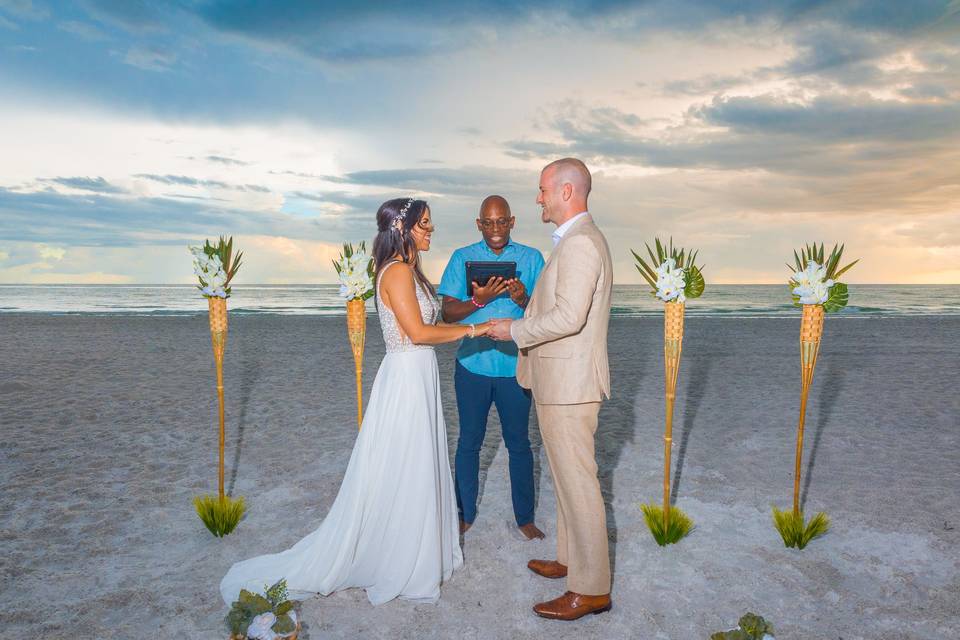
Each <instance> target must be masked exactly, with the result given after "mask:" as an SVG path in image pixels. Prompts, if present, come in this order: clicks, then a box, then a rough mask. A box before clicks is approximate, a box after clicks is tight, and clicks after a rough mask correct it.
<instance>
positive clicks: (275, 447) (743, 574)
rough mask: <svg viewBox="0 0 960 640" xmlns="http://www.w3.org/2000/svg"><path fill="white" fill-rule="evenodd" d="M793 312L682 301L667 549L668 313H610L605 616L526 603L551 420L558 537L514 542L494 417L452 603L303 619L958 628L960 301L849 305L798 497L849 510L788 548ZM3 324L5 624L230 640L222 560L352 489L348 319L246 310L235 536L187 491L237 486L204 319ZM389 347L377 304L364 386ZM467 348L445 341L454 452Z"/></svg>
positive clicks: (889, 633) (812, 425)
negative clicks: (654, 514) (222, 471)
mask: <svg viewBox="0 0 960 640" xmlns="http://www.w3.org/2000/svg"><path fill="white" fill-rule="evenodd" d="M798 316H799V313H798ZM798 325H799V318H797V319H719V318H690V319H688V322H687V334H686V340H685V344H684V352H683V363H682V365H681V371H680V382H679V389H678V400H677V413H676V417H675V446H674V460H675V463H676V465H675V471H674V480H675V492H676V496H677V504H678V505H679V506H681V507H682V508H683V509H684V510H686V512H687V513H688V514H689V515H690V516H691V517H692V518H693V519H694V521H695V523H696V529H695V530H694V531H693V533H692V534H691V535H690V536H689V537H688V538H687V539H685V540H684V541H682V542H681V543H680V544H679V545H675V546H672V547H669V548H665V549H664V548H660V547H658V546H657V545H656V544H655V543H654V541H653V539H652V538H651V536H650V535H649V533H648V531H647V529H646V527H645V525H644V523H643V519H642V515H641V512H640V510H639V509H638V506H637V505H638V503H640V502H647V501H657V500H659V496H660V491H661V484H660V483H661V473H662V462H663V461H662V429H663V376H662V366H663V364H662V342H661V340H662V334H661V327H662V323H661V321H658V320H656V319H630V318H614V319H613V321H612V322H611V336H610V354H611V366H612V376H613V395H614V397H613V399H612V400H611V401H609V402H607V403H606V404H605V406H604V408H603V410H602V413H601V417H600V429H599V432H598V450H597V457H598V462H599V465H600V469H601V473H602V477H601V483H602V486H603V488H604V492H605V494H606V499H607V507H608V528H609V536H610V540H611V542H612V544H611V554H612V556H613V562H614V587H613V602H614V606H613V610H612V612H611V613H609V614H604V615H601V616H589V617H588V618H586V619H584V620H581V621H578V622H575V623H558V622H551V621H547V620H543V619H539V618H537V617H536V616H534V615H533V614H532V612H531V611H530V607H531V605H533V604H534V603H535V602H538V601H540V600H544V599H548V598H551V597H554V596H556V595H559V594H560V592H562V590H563V585H562V584H561V583H557V582H550V581H547V580H545V579H542V578H538V577H536V576H534V575H533V574H531V573H530V572H529V571H528V570H527V569H526V562H527V560H528V559H530V558H533V557H543V558H550V557H553V544H554V536H553V534H554V518H555V508H554V495H553V488H552V485H551V480H550V475H549V472H548V470H547V465H546V460H545V459H544V454H543V452H542V451H541V450H540V440H539V436H538V432H537V425H536V421H535V419H534V421H533V424H532V425H531V431H532V435H533V441H534V445H535V448H536V449H535V456H536V458H537V459H538V461H539V464H538V467H537V484H538V489H539V507H538V512H537V522H538V523H539V524H540V526H541V527H542V528H543V529H544V530H545V531H546V532H547V540H545V541H543V542H526V541H522V540H520V539H518V538H517V537H516V532H515V530H514V529H513V528H512V525H511V521H512V517H511V508H510V499H509V485H508V480H507V469H506V452H505V451H504V450H503V446H502V444H500V443H499V424H498V422H497V420H496V417H495V414H494V416H493V417H492V419H491V424H490V429H489V431H488V436H487V442H486V445H485V449H484V453H483V465H482V466H483V467H484V468H485V478H486V480H485V483H484V484H483V488H482V491H483V493H482V503H481V505H480V515H479V517H478V519H477V521H476V523H475V525H474V527H473V528H472V529H471V530H470V531H469V532H468V533H467V535H466V537H465V540H464V554H465V566H464V568H463V569H461V570H460V571H458V572H457V573H456V574H455V575H454V576H453V578H452V580H451V581H450V582H449V583H447V584H445V585H444V587H443V591H442V598H441V601H440V602H439V604H437V605H436V606H432V605H414V604H411V603H408V602H403V601H394V602H390V603H388V604H385V605H383V606H380V607H376V608H374V607H372V606H371V605H370V604H369V603H368V602H367V600H366V597H365V595H364V593H363V592H362V591H358V590H353V591H348V592H343V593H338V594H335V595H333V596H331V597H328V598H315V599H312V600H309V601H307V602H304V603H303V605H302V614H303V618H304V620H305V623H306V626H305V629H304V632H303V634H302V635H301V637H302V638H308V639H310V640H317V639H319V638H451V637H457V638H459V639H462V640H467V639H471V638H542V637H551V638H556V639H559V638H577V639H578V640H586V639H590V638H598V639H599V638H649V639H678V640H691V639H699V638H707V637H709V635H710V633H711V632H713V631H718V630H721V629H728V628H731V627H732V626H734V625H735V624H736V621H737V618H738V617H739V616H740V615H742V614H743V613H745V612H747V611H753V612H756V613H759V614H761V615H763V616H765V617H766V618H767V619H768V620H769V621H771V622H772V623H773V624H774V626H775V627H776V629H777V631H778V633H777V638H778V640H791V639H797V640H801V639H804V640H807V639H811V638H816V639H835V640H840V639H842V640H855V639H861V638H862V639H870V640H901V639H904V640H906V639H918V640H919V639H933V638H945V639H946V638H957V637H960V613H958V604H957V603H958V602H960V399H958V395H957V392H956V384H957V379H958V373H960V371H958V368H960V366H958V363H960V343H958V341H957V336H958V335H960V318H956V317H953V318H949V317H940V318H896V319H893V318H890V319H846V318H828V320H827V323H826V329H825V338H824V343H823V348H822V352H821V354H822V355H821V358H820V362H819V365H818V369H817V374H816V379H815V381H814V386H813V390H812V392H811V404H810V406H809V409H808V421H807V429H808V431H807V434H808V435H807V448H806V457H805V461H804V482H803V486H802V490H803V496H804V500H805V506H806V510H807V512H808V513H812V512H814V511H818V510H824V511H827V512H828V513H829V515H830V516H831V518H832V520H833V528H832V530H831V531H830V533H829V534H828V535H826V536H825V537H823V538H820V539H818V540H815V541H814V542H813V543H811V544H810V546H808V547H807V548H806V549H805V550H803V551H797V550H793V549H786V548H784V547H783V544H782V542H781V541H780V539H779V537H778V534H777V533H776V531H775V530H774V528H773V526H772V524H771V518H770V506H771V504H776V505H778V506H780V507H788V506H790V501H791V495H792V482H793V481H792V467H793V454H794V436H795V430H796V419H797V408H798V395H799V365H798V356H797V354H798V345H797V331H798ZM0 335H2V336H3V340H2V342H0V430H2V434H3V436H2V442H0V575H2V577H3V584H4V586H3V589H2V590H0V636H2V637H4V638H50V639H54V638H56V639H63V638H129V639H133V638H147V637H180V638H204V639H206V638H225V637H226V635H227V632H226V627H225V626H224V624H223V618H224V616H225V614H226V611H227V609H226V607H225V606H224V605H223V603H222V602H221V600H220V597H219V593H218V591H217V586H218V584H219V581H220V578H221V577H222V576H223V574H224V573H225V572H226V570H227V568H228V567H229V566H230V565H231V564H232V563H233V562H235V561H237V560H241V559H244V558H247V557H250V556H252V555H258V554H261V553H266V552H273V551H278V550H281V549H284V548H287V547H288V546H290V545H291V544H292V543H294V542H295V541H297V540H298V539H299V538H300V537H302V536H303V535H305V534H306V533H308V532H309V531H311V530H312V529H313V528H315V527H316V525H317V523H318V522H319V521H320V520H321V519H322V518H323V516H324V514H325V513H326V511H327V509H328V508H329V506H330V504H331V502H332V501H333V499H334V497H335V495H336V492H337V488H338V486H339V483H340V479H341V476H342V474H343V470H344V468H345V466H346V463H347V459H348V455H349V452H350V449H351V447H352V444H353V440H354V438H355V435H356V421H355V407H354V394H353V384H354V381H353V375H352V370H353V365H352V359H351V357H350V355H349V351H348V345H347V341H346V337H345V328H344V319H343V318H337V317H282V316H274V315H251V316H235V317H232V318H231V324H230V334H229V339H228V344H227V353H226V398H227V412H228V415H227V425H228V426H227V429H228V432H227V433H228V441H227V485H228V488H229V490H230V492H231V493H232V494H233V495H242V496H244V497H245V498H246V500H247V501H248V515H247V516H246V518H245V519H244V520H243V521H242V522H241V523H240V525H239V527H238V528H237V530H236V531H235V532H234V533H233V534H232V535H230V536H228V537H226V538H224V539H222V540H220V539H216V538H214V537H213V536H211V535H210V534H209V533H208V532H207V531H206V529H204V527H203V525H202V524H201V522H200V520H199V519H198V518H197V517H196V515H195V513H194V511H193V507H192V505H191V502H190V501H191V498H192V496H194V495H196V494H198V493H204V492H210V491H215V489H216V450H217V449H216V445H217V443H216V426H215V420H216V399H215V389H214V385H215V383H214V370H213V358H212V355H211V348H210V336H209V332H208V329H207V321H206V318H205V316H202V315H198V316H195V317H188V318H183V317H181V318H169V317H168V318H161V317H91V316H60V317H55V316H46V315H18V314H8V315H2V316H0ZM382 354H383V344H382V341H381V338H380V335H379V327H378V325H377V323H376V320H375V318H374V317H373V316H371V317H370V324H369V326H368V343H367V352H366V359H365V362H366V365H365V372H366V375H365V385H366V388H367V390H368V391H369V387H370V385H371V383H372V381H373V376H374V373H375V371H376V367H377V364H378V362H379V360H380V357H381V356H382ZM453 354H454V349H453V347H452V346H446V347H443V348H439V349H438V350H437V357H438V360H439V362H440V371H441V379H442V384H443V393H444V405H445V408H446V418H447V427H448V434H449V442H450V447H451V455H452V452H453V447H454V446H455V443H456V434H457V420H456V407H455V398H454V394H453Z"/></svg>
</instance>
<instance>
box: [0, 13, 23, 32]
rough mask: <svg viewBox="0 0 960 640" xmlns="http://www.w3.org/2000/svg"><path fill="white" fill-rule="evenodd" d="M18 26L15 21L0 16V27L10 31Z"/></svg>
mask: <svg viewBox="0 0 960 640" xmlns="http://www.w3.org/2000/svg"><path fill="white" fill-rule="evenodd" d="M19 28H20V26H19V25H17V23H16V22H11V21H10V20H7V19H6V18H4V17H3V16H0V29H9V30H11V31H16V30H17V29H19Z"/></svg>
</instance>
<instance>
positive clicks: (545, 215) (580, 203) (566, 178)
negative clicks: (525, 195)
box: [537, 158, 593, 227]
mask: <svg viewBox="0 0 960 640" xmlns="http://www.w3.org/2000/svg"><path fill="white" fill-rule="evenodd" d="M592 183H593V180H592V179H591V177H590V170H589V169H587V165H585V164H583V161H582V160H577V159H576V158H561V159H559V160H554V161H553V162H551V163H550V164H548V165H547V166H545V167H544V168H543V171H541V172H540V188H539V192H538V193H537V204H538V205H540V206H541V207H543V209H542V211H541V212H540V219H541V220H543V221H544V222H552V223H553V224H555V225H557V226H558V227H559V226H560V225H561V224H563V223H564V222H566V221H567V220H569V219H571V218H572V217H573V216H575V215H577V214H578V213H582V212H584V211H587V196H589V195H590V188H591V187H592V186H593V184H592Z"/></svg>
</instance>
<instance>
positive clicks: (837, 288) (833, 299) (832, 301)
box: [823, 282, 850, 313]
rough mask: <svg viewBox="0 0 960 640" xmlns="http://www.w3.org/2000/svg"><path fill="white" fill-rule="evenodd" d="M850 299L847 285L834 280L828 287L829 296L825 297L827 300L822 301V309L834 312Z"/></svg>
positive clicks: (845, 304)
mask: <svg viewBox="0 0 960 640" xmlns="http://www.w3.org/2000/svg"><path fill="white" fill-rule="evenodd" d="M849 300H850V294H849V292H848V291H847V285H845V284H844V283H842V282H835V283H833V286H832V287H830V296H829V297H828V298H827V301H826V302H824V303H823V310H824V311H826V312H827V313H834V312H836V311H840V309H843V308H844V307H845V306H847V302H849Z"/></svg>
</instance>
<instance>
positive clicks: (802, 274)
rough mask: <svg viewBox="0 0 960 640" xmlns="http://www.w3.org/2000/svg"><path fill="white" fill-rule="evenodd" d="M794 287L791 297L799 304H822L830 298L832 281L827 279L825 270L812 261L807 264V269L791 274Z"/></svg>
mask: <svg viewBox="0 0 960 640" xmlns="http://www.w3.org/2000/svg"><path fill="white" fill-rule="evenodd" d="M793 280H794V282H796V283H797V284H796V286H795V287H794V288H793V295H794V296H796V297H797V298H798V300H797V301H798V302H799V303H800V304H823V303H824V302H826V301H827V300H828V299H829V298H830V288H831V287H832V286H833V285H834V281H833V280H832V279H830V278H827V270H826V268H825V267H823V266H822V265H819V264H817V263H816V262H814V261H813V260H810V261H809V262H807V268H806V269H804V270H803V271H797V272H796V273H794V274H793Z"/></svg>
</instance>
